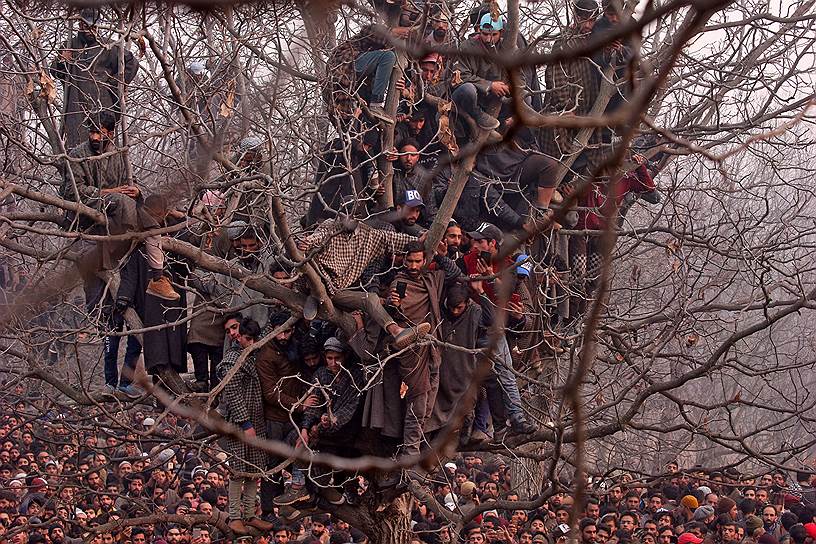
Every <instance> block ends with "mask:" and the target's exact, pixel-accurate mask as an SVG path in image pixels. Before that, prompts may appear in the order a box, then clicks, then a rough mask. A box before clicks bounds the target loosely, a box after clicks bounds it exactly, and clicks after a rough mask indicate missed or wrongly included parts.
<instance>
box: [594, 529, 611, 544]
mask: <svg viewBox="0 0 816 544" xmlns="http://www.w3.org/2000/svg"><path fill="white" fill-rule="evenodd" d="M608 540H609V533H608V532H606V529H599V530H598V533H597V534H596V535H595V542H597V543H598V544H605V543H606V542H607V541H608Z"/></svg>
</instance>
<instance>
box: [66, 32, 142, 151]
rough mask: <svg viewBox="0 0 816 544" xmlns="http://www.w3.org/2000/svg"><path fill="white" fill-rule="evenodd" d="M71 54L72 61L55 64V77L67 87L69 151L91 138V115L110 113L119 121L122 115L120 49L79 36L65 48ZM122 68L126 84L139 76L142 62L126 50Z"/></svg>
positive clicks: (67, 137) (67, 139)
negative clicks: (138, 72)
mask: <svg viewBox="0 0 816 544" xmlns="http://www.w3.org/2000/svg"><path fill="white" fill-rule="evenodd" d="M63 50H67V51H70V52H71V55H72V58H71V60H64V59H63V58H62V57H61V56H59V55H58V56H57V58H56V59H54V61H53V62H52V63H51V75H52V76H54V77H55V78H57V79H60V80H62V82H63V85H64V86H65V93H64V96H65V103H64V116H65V117H64V121H65V124H64V131H65V144H66V147H67V148H68V149H71V148H72V147H75V146H77V145H79V144H80V143H82V142H83V141H84V140H86V139H87V138H88V129H87V127H86V126H85V120H86V117H87V116H88V115H93V114H97V113H100V112H102V111H107V112H110V113H113V114H114V115H115V116H116V117H117V118H118V117H119V115H120V114H121V110H120V104H119V102H120V97H119V68H120V67H119V53H120V47H119V46H116V45H112V44H109V43H105V44H101V43H99V42H94V43H92V44H88V43H85V42H84V41H83V39H82V37H81V36H79V35H78V36H75V37H74V38H73V39H72V40H71V41H69V42H67V43H65V44H64V45H63ZM124 61H125V65H124V66H123V67H122V72H123V76H124V83H125V84H128V83H130V82H131V81H133V78H134V77H136V72H137V71H138V70H139V61H138V60H136V57H134V56H133V53H131V52H130V51H127V50H125V55H124Z"/></svg>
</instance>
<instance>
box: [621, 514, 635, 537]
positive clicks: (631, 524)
mask: <svg viewBox="0 0 816 544" xmlns="http://www.w3.org/2000/svg"><path fill="white" fill-rule="evenodd" d="M620 528H621V529H623V530H624V531H629V532H630V533H631V532H632V531H634V530H635V520H633V519H632V516H622V517H621V518H620Z"/></svg>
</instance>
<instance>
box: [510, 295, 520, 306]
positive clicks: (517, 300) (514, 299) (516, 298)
mask: <svg viewBox="0 0 816 544" xmlns="http://www.w3.org/2000/svg"><path fill="white" fill-rule="evenodd" d="M510 302H512V303H513V304H521V295H519V294H518V293H513V294H512V295H510Z"/></svg>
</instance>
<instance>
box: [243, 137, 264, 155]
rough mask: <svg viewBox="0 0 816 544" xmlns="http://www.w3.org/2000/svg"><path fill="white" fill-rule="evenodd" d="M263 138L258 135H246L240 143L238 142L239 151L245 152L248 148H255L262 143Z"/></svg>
mask: <svg viewBox="0 0 816 544" xmlns="http://www.w3.org/2000/svg"><path fill="white" fill-rule="evenodd" d="M263 142H264V141H263V139H262V138H260V137H259V136H247V137H246V138H244V139H243V140H241V143H239V144H238V149H239V151H241V152H242V153H243V152H246V151H249V150H250V149H255V148H256V147H260V146H261V145H262V144H263Z"/></svg>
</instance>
